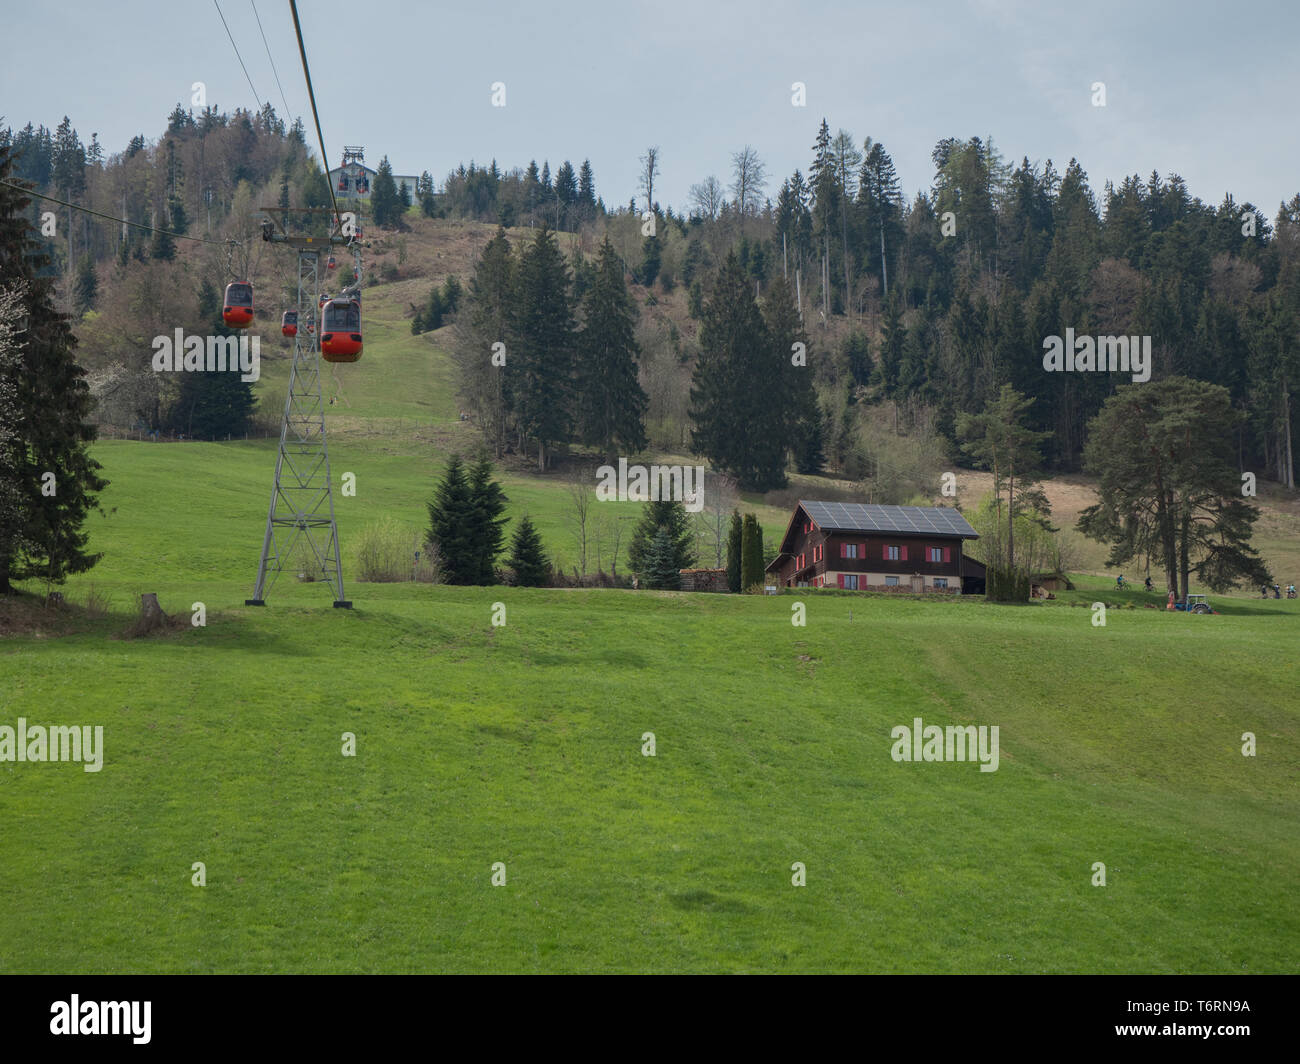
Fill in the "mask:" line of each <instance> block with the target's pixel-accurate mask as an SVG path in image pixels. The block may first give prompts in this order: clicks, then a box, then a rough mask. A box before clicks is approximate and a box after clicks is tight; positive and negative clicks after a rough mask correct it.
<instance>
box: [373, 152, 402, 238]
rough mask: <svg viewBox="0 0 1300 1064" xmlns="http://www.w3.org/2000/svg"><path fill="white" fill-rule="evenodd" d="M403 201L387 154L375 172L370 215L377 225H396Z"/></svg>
mask: <svg viewBox="0 0 1300 1064" xmlns="http://www.w3.org/2000/svg"><path fill="white" fill-rule="evenodd" d="M401 213H402V201H401V200H400V199H399V198H398V195H397V183H396V182H395V181H394V180H393V168H392V166H391V165H390V164H389V162H388V156H387V155H385V156H384V157H383V158H382V159H381V160H380V161H379V169H378V171H376V173H375V182H374V185H373V186H372V187H371V189H370V216H371V217H372V218H373V219H374V220H375V225H382V226H384V227H385V228H387V227H389V226H392V225H396V224H397V222H398V220H399V219H400V217H401Z"/></svg>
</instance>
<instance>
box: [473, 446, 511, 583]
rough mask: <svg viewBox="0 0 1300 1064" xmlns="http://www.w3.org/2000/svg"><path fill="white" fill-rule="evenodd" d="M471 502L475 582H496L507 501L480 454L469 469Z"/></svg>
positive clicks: (504, 532) (489, 463)
mask: <svg viewBox="0 0 1300 1064" xmlns="http://www.w3.org/2000/svg"><path fill="white" fill-rule="evenodd" d="M469 494H470V502H471V516H470V529H469V530H470V533H471V535H472V542H473V544H474V559H475V562H474V570H475V579H474V581H473V582H474V583H476V584H495V583H496V582H497V575H496V570H497V555H498V554H500V553H501V547H502V543H503V541H504V540H505V536H506V531H505V526H506V521H507V519H506V518H505V517H502V516H501V515H502V514H503V513H505V509H506V503H507V502H508V501H509V500H508V499H507V498H506V495H505V493H504V492H503V491H502V490H501V485H500V484H498V483H497V482H496V481H495V480H493V479H492V463H491V462H489V461H488V460H487V459H486V458H481V459H479V461H477V462H476V463H475V464H474V467H473V468H472V469H471V470H470V472H469Z"/></svg>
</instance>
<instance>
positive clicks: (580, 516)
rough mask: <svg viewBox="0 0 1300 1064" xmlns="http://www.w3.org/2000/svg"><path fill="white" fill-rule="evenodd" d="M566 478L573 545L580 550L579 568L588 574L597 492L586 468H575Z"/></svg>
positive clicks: (584, 574)
mask: <svg viewBox="0 0 1300 1064" xmlns="http://www.w3.org/2000/svg"><path fill="white" fill-rule="evenodd" d="M566 480H567V484H566V490H567V492H568V496H569V513H568V525H569V532H570V534H571V535H572V536H573V545H574V546H575V547H576V548H577V550H578V569H579V571H580V572H581V574H582V575H583V576H586V575H587V549H588V546H589V545H590V541H591V538H592V534H593V532H594V528H593V522H592V512H591V507H592V504H593V503H594V502H595V501H596V494H595V490H594V489H593V487H592V483H591V479H590V477H589V476H588V473H587V471H586V470H583V469H575V470H574V471H573V472H572V473H570V474H569V475H568V477H567V478H566Z"/></svg>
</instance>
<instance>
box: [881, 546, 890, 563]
mask: <svg viewBox="0 0 1300 1064" xmlns="http://www.w3.org/2000/svg"><path fill="white" fill-rule="evenodd" d="M880 560H881V561H882V562H887V561H889V544H888V543H882V544H881V545H880Z"/></svg>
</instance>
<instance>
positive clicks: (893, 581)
mask: <svg viewBox="0 0 1300 1064" xmlns="http://www.w3.org/2000/svg"><path fill="white" fill-rule="evenodd" d="M894 549H895V550H897V549H898V548H897V547H895V548H894ZM885 587H898V577H896V576H887V577H885Z"/></svg>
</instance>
